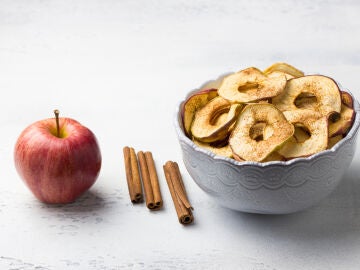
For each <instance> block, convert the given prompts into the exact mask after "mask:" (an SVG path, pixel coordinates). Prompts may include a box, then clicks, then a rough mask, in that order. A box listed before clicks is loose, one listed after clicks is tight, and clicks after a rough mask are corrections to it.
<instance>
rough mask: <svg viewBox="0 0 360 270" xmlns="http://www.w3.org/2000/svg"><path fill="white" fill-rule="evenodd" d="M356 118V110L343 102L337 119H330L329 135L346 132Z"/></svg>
mask: <svg viewBox="0 0 360 270" xmlns="http://www.w3.org/2000/svg"><path fill="white" fill-rule="evenodd" d="M354 119H355V111H354V110H353V109H351V108H350V107H348V106H346V105H345V104H341V112H340V117H339V118H337V119H336V121H332V120H329V137H334V136H337V135H342V134H346V133H347V132H348V131H349V129H350V128H351V126H352V123H353V122H354Z"/></svg>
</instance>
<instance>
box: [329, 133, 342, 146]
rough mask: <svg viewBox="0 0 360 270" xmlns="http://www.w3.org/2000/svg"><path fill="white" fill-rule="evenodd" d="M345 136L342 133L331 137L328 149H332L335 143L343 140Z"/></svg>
mask: <svg viewBox="0 0 360 270" xmlns="http://www.w3.org/2000/svg"><path fill="white" fill-rule="evenodd" d="M342 138H343V136H342V135H337V136H334V137H331V138H329V141H328V146H327V149H331V148H332V147H333V146H334V145H335V144H337V143H338V142H339V141H341V140H342Z"/></svg>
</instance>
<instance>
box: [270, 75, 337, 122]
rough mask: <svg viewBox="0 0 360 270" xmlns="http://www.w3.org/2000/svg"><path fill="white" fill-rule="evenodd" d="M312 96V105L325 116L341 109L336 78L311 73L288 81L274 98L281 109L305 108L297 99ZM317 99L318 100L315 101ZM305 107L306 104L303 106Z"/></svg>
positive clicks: (273, 100)
mask: <svg viewBox="0 0 360 270" xmlns="http://www.w3.org/2000/svg"><path fill="white" fill-rule="evenodd" d="M305 97H307V98H309V97H310V98H311V107H313V109H314V110H315V111H317V112H319V113H321V114H322V115H323V116H328V115H329V114H332V113H334V112H336V113H340V111H341V98H340V90H339V87H338V85H337V84H336V83H335V82H334V80H332V79H330V78H329V77H325V76H321V75H310V76H304V77H300V78H296V79H291V80H289V81H288V82H287V84H286V87H285V90H284V91H283V92H282V93H281V94H280V95H278V96H276V97H274V98H273V99H272V103H273V104H274V105H275V106H276V107H277V108H278V109H279V110H281V111H294V110H297V109H303V108H301V106H300V108H299V107H297V104H298V106H299V101H297V99H303V98H305ZM314 99H316V102H314ZM303 107H304V106H303Z"/></svg>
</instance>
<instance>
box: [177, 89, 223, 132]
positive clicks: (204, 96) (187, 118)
mask: <svg viewBox="0 0 360 270" xmlns="http://www.w3.org/2000/svg"><path fill="white" fill-rule="evenodd" d="M217 95H218V93H217V89H205V90H201V91H199V92H196V93H195V94H193V95H191V96H190V97H189V98H188V99H187V100H186V101H185V102H184V103H183V106H182V108H181V116H182V121H183V126H184V130H185V134H186V135H187V136H188V137H190V136H191V124H192V121H193V120H194V116H195V112H196V111H197V110H198V109H200V108H202V107H203V106H204V105H205V104H207V103H208V102H209V101H210V100H212V99H213V98H215V97H217Z"/></svg>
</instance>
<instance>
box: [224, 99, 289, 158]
mask: <svg viewBox="0 0 360 270" xmlns="http://www.w3.org/2000/svg"><path fill="white" fill-rule="evenodd" d="M258 123H265V124H266V126H265V129H267V130H268V131H267V133H266V136H264V135H263V139H259V140H256V139H253V138H251V137H250V130H251V129H252V127H253V126H254V125H257V124H258ZM293 134H294V126H293V125H292V124H290V123H289V122H288V121H287V120H286V118H285V116H284V115H283V113H282V112H281V111H279V110H278V109H277V108H276V107H275V106H273V105H272V104H265V103H263V104H249V105H247V106H246V107H245V108H244V109H243V111H242V112H241V114H240V116H239V117H238V120H237V122H236V124H235V127H234V130H233V131H232V132H231V134H230V139H229V144H230V147H231V149H232V151H233V153H234V156H235V155H236V156H237V157H238V158H240V159H244V160H250V161H259V162H260V161H263V160H265V159H266V158H267V157H268V156H269V155H270V154H271V153H273V152H274V151H276V150H277V149H279V148H280V147H281V146H282V145H283V144H284V143H285V142H286V141H287V140H288V139H289V138H291V137H292V135H293Z"/></svg>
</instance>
